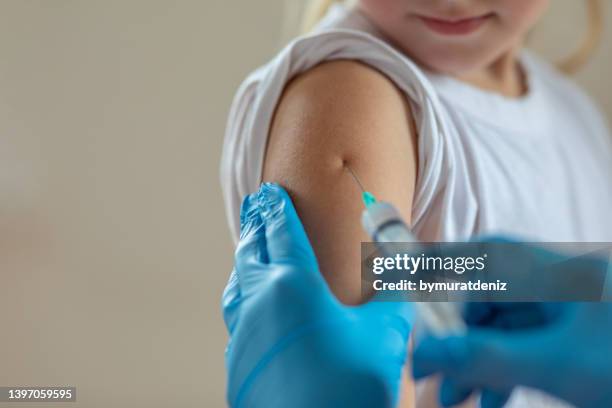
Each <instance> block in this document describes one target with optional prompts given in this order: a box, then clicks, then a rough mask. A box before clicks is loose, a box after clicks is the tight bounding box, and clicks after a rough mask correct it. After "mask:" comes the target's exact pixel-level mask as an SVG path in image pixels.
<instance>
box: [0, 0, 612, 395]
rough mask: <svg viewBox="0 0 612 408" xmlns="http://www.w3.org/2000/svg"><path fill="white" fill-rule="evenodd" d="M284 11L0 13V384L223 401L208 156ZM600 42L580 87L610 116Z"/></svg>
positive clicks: (238, 5) (45, 0)
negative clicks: (241, 85)
mask: <svg viewBox="0 0 612 408" xmlns="http://www.w3.org/2000/svg"><path fill="white" fill-rule="evenodd" d="M286 2H289V3H291V0H287V1H283V0H258V1H246V0H245V1H225V0H204V1H202V0H0V274H1V275H0V276H1V278H2V280H1V282H0V323H1V324H2V328H1V329H0V386H12V385H14V386H21V385H74V386H76V387H77V389H78V392H77V395H78V397H77V400H78V402H77V403H76V404H74V406H75V407H111V406H112V407H141V406H143V407H144V406H147V407H166V406H177V407H202V406H206V407H218V406H223V405H224V392H225V391H224V387H225V380H224V377H225V372H224V366H223V349H224V345H225V340H226V337H225V330H224V327H223V324H222V320H221V315H220V306H219V304H220V295H221V291H222V289H223V286H224V284H225V282H226V279H227V276H228V273H229V271H230V269H231V265H232V244H231V241H230V238H229V234H228V230H227V227H226V223H225V214H224V210H223V204H222V199H221V195H220V188H219V183H218V162H219V155H220V150H221V144H222V138H223V130H224V127H225V119H226V115H227V111H228V108H229V105H230V103H231V99H232V96H233V93H234V92H235V90H236V88H237V86H238V85H239V83H240V81H241V80H242V79H243V78H244V76H245V75H246V74H247V73H248V72H249V71H250V70H252V69H253V68H255V67H256V66H258V65H260V64H262V63H263V62H265V60H266V59H267V58H269V57H271V56H272V55H273V53H274V52H275V51H276V50H277V49H278V47H279V46H280V44H281V41H280V38H281V36H282V35H283V33H284V34H286V33H287V25H286V24H283V22H282V21H283V15H284V11H283V5H284V4H285V3H286ZM581 3H582V2H581V1H576V0H554V1H553V8H552V10H551V13H550V16H549V17H547V19H546V21H544V22H543V23H542V25H541V27H540V28H539V29H538V30H537V32H536V33H535V34H534V35H533V38H532V41H533V44H534V47H535V48H536V49H538V50H540V51H541V52H543V53H544V54H545V55H547V56H549V57H550V58H557V57H560V56H562V55H564V53H566V52H567V51H568V50H569V49H571V48H572V46H573V45H574V44H577V42H578V39H579V38H578V37H579V34H581V33H582V32H583V26H582V23H583V20H584V19H583V18H582V7H581ZM293 5H294V6H296V7H297V6H299V5H300V2H299V1H298V0H295V1H294V2H293ZM607 13H608V21H611V22H612V14H611V13H610V10H608V11H607ZM611 24H612V23H611ZM289 28H292V26H291V23H290V24H289ZM610 44H612V33H611V32H610V30H607V31H606V41H605V42H604V46H603V47H602V48H600V50H599V52H598V54H597V56H596V57H595V58H594V59H593V60H592V61H591V62H590V64H589V66H588V67H587V68H586V69H584V70H583V71H582V72H581V73H580V75H578V77H577V78H578V80H579V81H580V82H581V83H582V84H583V85H585V86H586V87H587V88H588V89H589V91H590V92H591V94H592V95H593V96H594V97H595V98H596V99H597V100H598V101H599V102H600V103H601V105H602V106H603V107H604V109H605V111H606V114H607V116H608V118H609V119H611V118H612V92H611V91H612V85H610V82H609V79H608V75H607V74H608V73H609V72H611V71H612V52H611V50H612V47H610ZM4 406H8V404H4ZM18 406H19V407H26V406H27V404H18ZM33 406H38V405H33ZM71 406H73V405H71Z"/></svg>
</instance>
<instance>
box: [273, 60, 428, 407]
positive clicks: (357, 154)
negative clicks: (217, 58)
mask: <svg viewBox="0 0 612 408" xmlns="http://www.w3.org/2000/svg"><path fill="white" fill-rule="evenodd" d="M416 138H417V135H416V130H415V124H414V120H413V116H412V112H411V109H410V104H409V103H408V101H407V99H406V97H405V95H404V94H403V93H402V92H401V91H400V90H399V89H397V87H396V86H395V85H394V84H393V82H391V80H389V79H388V78H387V77H386V76H384V75H383V74H382V73H380V72H379V71H377V70H375V69H373V68H371V67H369V66H367V65H365V64H362V63H360V62H356V61H347V60H339V61H332V62H326V63H323V64H320V65H318V66H316V67H314V68H312V69H311V70H309V71H307V72H305V73H303V74H301V75H300V76H298V77H296V78H294V79H293V80H292V81H291V82H290V83H289V84H288V85H287V86H286V88H285V90H284V93H283V95H282V97H281V99H280V102H279V104H278V106H277V109H276V112H275V115H274V119H273V121H272V125H271V127H270V133H269V138H268V145H267V148H266V156H265V163H264V170H263V181H270V182H276V183H279V184H281V185H282V186H284V187H285V188H286V189H287V191H288V192H289V194H290V195H291V198H292V200H293V202H294V204H295V207H296V209H297V212H298V214H299V216H300V218H301V219H302V222H303V223H304V227H305V229H306V233H307V235H308V237H309V239H310V242H311V244H312V246H313V248H314V250H315V254H316V256H317V259H318V261H319V266H320V269H321V271H322V273H323V275H324V277H325V279H326V281H327V282H328V284H329V286H330V288H331V289H332V291H333V292H334V294H335V295H336V296H337V297H338V299H340V300H341V301H342V302H344V303H347V304H358V303H361V302H362V301H363V299H362V294H361V271H360V259H361V255H360V250H361V246H360V243H361V242H362V241H370V239H369V237H368V236H367V235H366V234H365V233H364V232H363V230H362V227H361V213H362V211H363V209H364V206H363V204H362V202H361V191H360V190H359V188H358V186H357V184H356V183H355V181H354V180H353V179H352V178H351V176H350V175H349V173H348V172H347V170H346V168H345V165H348V166H350V167H351V168H352V169H353V170H354V171H355V172H356V173H357V175H358V176H359V178H360V179H361V181H362V183H363V184H364V186H365V188H366V189H368V191H370V192H372V193H373V194H374V195H375V196H376V197H378V198H379V199H381V200H384V201H388V202H390V203H393V204H394V205H395V206H397V208H398V209H399V210H400V212H401V213H402V216H403V217H404V219H405V220H406V222H407V223H410V221H411V209H412V201H413V195H414V189H415V183H416V177H417V168H418V166H417V160H418V156H417V139H416ZM404 378H405V380H404V386H403V393H402V394H403V396H402V398H401V399H402V404H401V406H410V405H412V404H411V403H410V402H412V401H413V396H414V394H413V392H412V387H411V386H410V384H408V381H407V379H406V376H405V377H404Z"/></svg>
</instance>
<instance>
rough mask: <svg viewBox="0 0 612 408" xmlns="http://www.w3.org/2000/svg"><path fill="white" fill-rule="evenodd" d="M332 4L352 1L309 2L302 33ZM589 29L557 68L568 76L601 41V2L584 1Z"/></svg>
mask: <svg viewBox="0 0 612 408" xmlns="http://www.w3.org/2000/svg"><path fill="white" fill-rule="evenodd" d="M334 3H354V0H310V2H309V4H308V5H307V8H306V12H305V14H304V18H303V20H302V31H303V32H308V31H310V30H312V28H313V27H314V26H315V25H316V24H317V23H318V22H319V21H320V20H321V18H323V16H324V15H325V14H326V13H327V11H328V10H329V8H330V7H331V6H332V5H333V4H334ZM586 4H587V14H588V20H589V29H588V31H587V34H586V36H585V37H584V39H583V40H582V43H581V45H580V47H579V48H578V50H576V51H575V52H574V53H573V54H571V55H570V56H569V57H568V58H566V59H565V60H564V61H561V62H559V63H558V64H557V65H558V66H559V68H560V69H561V70H562V71H563V72H566V73H568V74H573V73H575V72H577V71H578V70H579V69H580V68H581V67H582V66H584V65H585V64H586V63H587V62H588V60H589V58H590V57H591V55H592V54H593V53H594V51H595V49H596V48H597V46H598V45H599V42H600V41H601V37H602V34H603V28H604V18H603V2H602V1H601V0H586Z"/></svg>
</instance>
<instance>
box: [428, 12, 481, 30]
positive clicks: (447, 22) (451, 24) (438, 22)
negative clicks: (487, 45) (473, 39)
mask: <svg viewBox="0 0 612 408" xmlns="http://www.w3.org/2000/svg"><path fill="white" fill-rule="evenodd" d="M417 17H418V18H419V19H420V20H421V21H422V22H423V23H424V24H425V26H426V27H427V28H429V29H430V30H432V31H434V32H436V33H438V34H442V35H467V34H470V33H473V32H474V31H476V30H478V29H479V28H480V27H482V26H483V25H484V24H485V23H486V22H487V21H488V20H489V19H490V18H492V17H493V13H488V14H483V15H480V16H476V17H468V18H461V19H444V18H437V17H428V16H421V15H419V16H417Z"/></svg>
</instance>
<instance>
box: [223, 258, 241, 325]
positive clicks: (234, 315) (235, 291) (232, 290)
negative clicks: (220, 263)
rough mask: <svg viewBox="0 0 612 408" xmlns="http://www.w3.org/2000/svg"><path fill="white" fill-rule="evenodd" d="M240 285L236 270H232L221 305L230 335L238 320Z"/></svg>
mask: <svg viewBox="0 0 612 408" xmlns="http://www.w3.org/2000/svg"><path fill="white" fill-rule="evenodd" d="M241 300H242V298H241V294H240V285H239V283H238V276H237V275H236V270H235V269H234V270H232V273H231V275H230V277H229V280H228V282H227V285H226V286H225V289H224V290H223V296H222V297H221V307H222V309H223V321H224V322H225V327H226V328H227V331H228V333H229V334H230V336H231V335H232V333H233V332H234V327H236V323H237V322H238V310H239V308H240V302H241Z"/></svg>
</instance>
